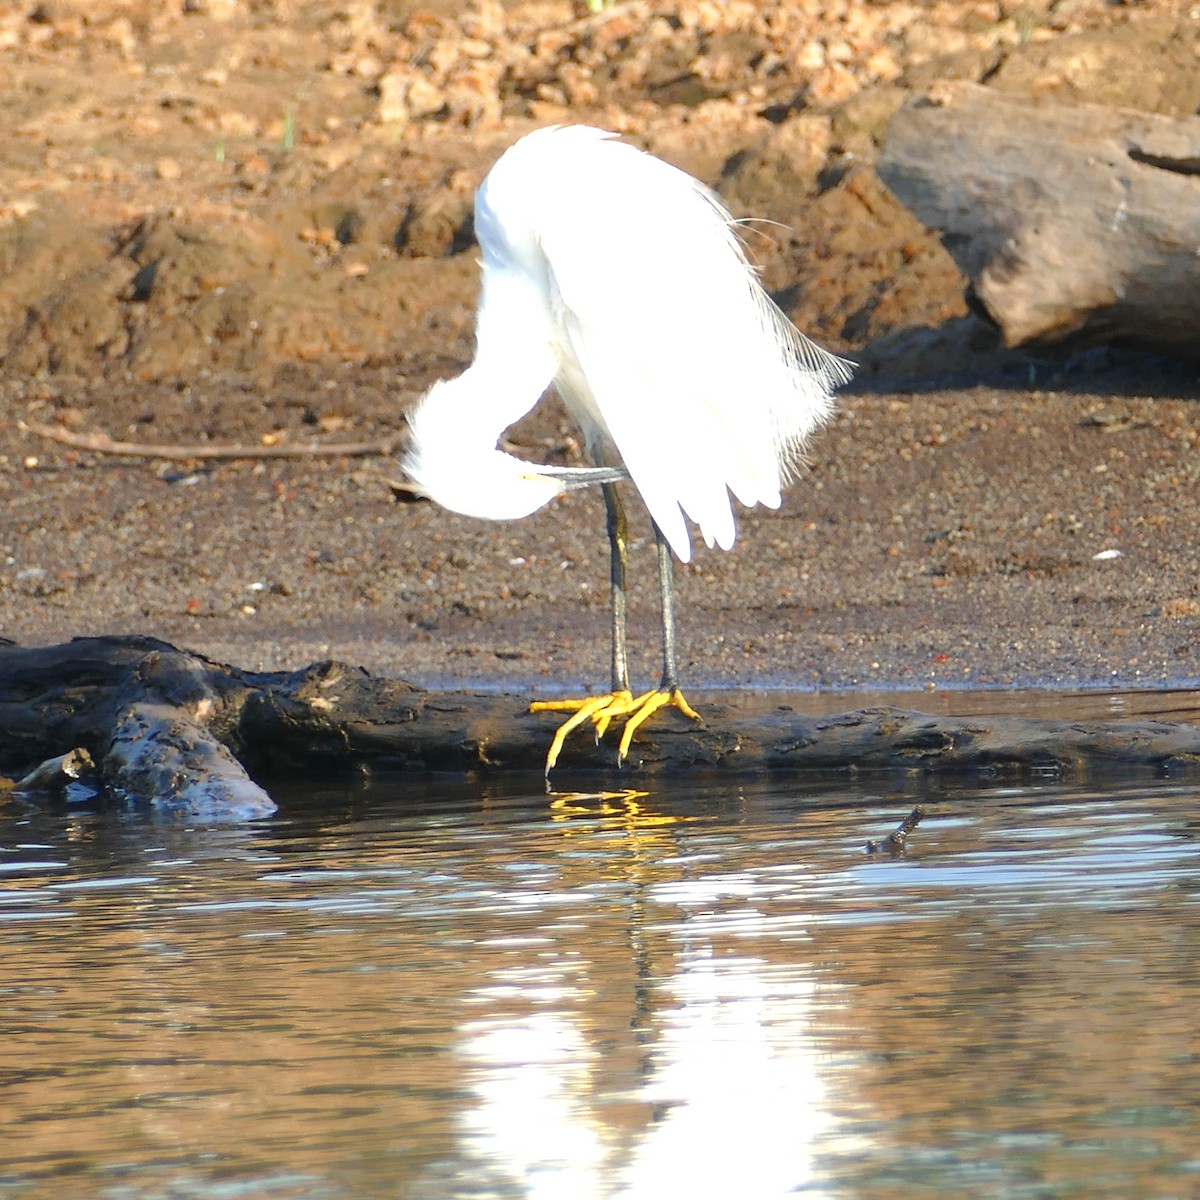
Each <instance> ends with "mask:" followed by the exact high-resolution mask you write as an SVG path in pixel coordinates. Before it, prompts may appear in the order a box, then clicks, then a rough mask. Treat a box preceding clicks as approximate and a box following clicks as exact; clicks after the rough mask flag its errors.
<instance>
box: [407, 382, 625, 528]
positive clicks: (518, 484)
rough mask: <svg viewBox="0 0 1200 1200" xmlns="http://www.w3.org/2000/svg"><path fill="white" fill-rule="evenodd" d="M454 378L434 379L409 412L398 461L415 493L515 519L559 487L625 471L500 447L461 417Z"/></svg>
mask: <svg viewBox="0 0 1200 1200" xmlns="http://www.w3.org/2000/svg"><path fill="white" fill-rule="evenodd" d="M460 381H461V377H460V379H452V380H448V381H444V382H441V383H435V384H434V385H433V387H431V388H430V389H429V391H428V392H426V393H425V395H424V396H423V397H422V399H421V400H420V401H419V402H418V404H417V406H416V407H415V408H414V409H413V410H412V412H411V413H409V417H408V423H409V429H410V437H409V442H408V449H407V451H406V453H405V455H404V459H403V461H402V464H401V465H402V467H403V469H404V472H405V474H406V475H407V476H408V478H409V481H410V482H411V484H412V486H413V490H414V491H416V492H417V493H418V494H419V495H422V496H427V497H428V498H429V499H430V500H433V501H435V502H436V503H437V504H439V505H441V506H442V508H448V509H449V510H450V511H451V512H456V513H461V514H462V515H463V516H465V517H480V518H483V519H485V520H491V521H515V520H519V519H520V518H521V517H527V516H529V515H530V514H531V513H534V512H537V510H538V509H539V508H542V507H543V506H544V505H546V504H549V503H550V501H551V500H553V499H554V497H555V496H557V495H559V494H560V493H562V492H566V491H571V490H573V489H575V488H580V487H589V486H592V485H594V484H597V483H611V482H613V481H615V480H618V479H627V478H628V477H629V476H628V472H626V471H625V470H624V469H622V468H615V467H614V468H609V467H552V466H546V465H543V464H541V463H529V462H525V461H524V460H523V459H520V458H517V457H516V456H514V455H512V454H505V453H504V451H502V450H499V449H497V447H496V440H497V435H496V432H495V431H494V430H492V429H490V428H486V427H485V428H480V427H479V426H478V425H475V426H474V427H472V423H471V421H470V420H464V413H463V412H462V410H461V408H460V407H459V406H458V405H456V404H455V403H454V402H453V400H454V397H453V395H452V393H453V392H454V391H455V389H456V386H457V385H458V384H459V383H460Z"/></svg>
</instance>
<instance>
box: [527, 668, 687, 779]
mask: <svg viewBox="0 0 1200 1200" xmlns="http://www.w3.org/2000/svg"><path fill="white" fill-rule="evenodd" d="M668 706H669V707H671V708H677V709H679V711H680V712H681V713H683V715H684V716H685V717H690V718H691V719H692V720H693V721H699V720H700V714H699V713H698V712H696V710H695V709H694V708H692V706H691V705H690V704H689V703H688V702H687V701H686V700H685V699H684V698H683V693H682V692H681V691H680V690H679V689H678V688H674V689H672V690H671V691H665V690H664V689H662V688H658V689H656V690H654V691H651V692H643V693H642V694H641V695H640V696H635V695H634V694H633V693H632V692H630V691H623V692H609V693H608V694H607V695H604V696H589V697H587V699H584V700H537V701H535V702H534V703H533V704H531V705H530V706H529V711H530V712H569V713H572V714H574V715H573V716H571V717H569V718H568V719H567V720H566V721H564V722H563V723H562V724H561V725H560V726H559V727H558V731H557V732H556V733H555V735H554V741H552V742H551V743H550V751H549V753H548V754H547V755H546V774H547V775H549V774H550V772H551V770H552V769H553V768H554V764H555V763H556V762H558V756H559V755H560V754H561V753H562V748H563V744H564V743H565V742H566V740H567V737H568V736H569V735H570V734H571V733H572V732H574V731H575V730H576V729H578V728H579V726H580V725H583V724H584V723H585V722H587V721H591V722H592V724H593V725H595V727H596V741H599V740H600V739H601V738H602V737H603V736H604V735H605V734H606V733H607V732H608V727H609V725H611V724H612V722H613V719H614V718H615V717H624V718H625V728H624V729H623V730H622V731H621V742H620V745H619V746H618V747H617V765H618V766H620V764H621V763H623V762H624V761H625V759H626V757H627V756H628V754H629V747H630V745H631V744H632V742H633V735H634V733H636V732H637V729H638V727H639V726H640V725H642V724H644V723H645V722H646V721H648V720H649V719H650V718H651V717H652V716H654V714H655V713H656V712H658V710H659V709H660V708H666V707H668Z"/></svg>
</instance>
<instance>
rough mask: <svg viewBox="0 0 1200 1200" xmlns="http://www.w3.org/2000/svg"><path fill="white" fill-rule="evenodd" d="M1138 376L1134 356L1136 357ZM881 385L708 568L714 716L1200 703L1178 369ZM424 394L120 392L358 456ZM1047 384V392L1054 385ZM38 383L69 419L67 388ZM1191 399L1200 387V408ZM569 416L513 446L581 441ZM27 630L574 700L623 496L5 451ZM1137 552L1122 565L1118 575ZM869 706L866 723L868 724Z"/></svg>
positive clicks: (113, 404)
mask: <svg viewBox="0 0 1200 1200" xmlns="http://www.w3.org/2000/svg"><path fill="white" fill-rule="evenodd" d="M1108 357H1109V358H1112V356H1108ZM1089 364H1090V365H1085V366H1078V365H1077V366H1076V367H1074V368H1071V369H1067V368H1062V369H1058V370H1057V371H1054V372H1049V373H1048V374H1047V378H1046V380H1045V382H1044V385H1043V386H1034V387H1029V386H1013V382H1012V380H1011V379H1010V380H1003V379H1002V380H1000V381H999V382H997V383H987V382H980V381H975V382H974V383H971V384H969V385H968V386H963V387H956V388H945V389H941V390H927V391H911V390H900V388H899V387H898V386H894V387H892V388H890V389H888V390H879V391H874V390H872V391H867V390H860V391H857V392H855V391H854V390H851V391H849V392H848V393H846V394H844V395H843V396H842V400H841V406H840V409H839V412H838V415H837V417H836V418H835V419H834V421H833V422H832V423H831V425H830V426H829V427H828V428H827V429H825V430H824V431H823V432H822V433H821V435H820V436H819V437H818V438H817V439H816V440H815V442H814V444H813V447H812V453H811V456H810V462H809V465H808V469H807V470H806V472H805V474H804V476H803V477H802V478H801V479H800V480H798V481H797V482H796V483H795V484H794V485H793V486H792V488H791V489H790V491H789V492H788V493H787V496H786V498H785V503H784V506H783V508H782V509H781V510H779V511H778V512H770V511H764V510H757V511H754V512H747V513H742V514H741V515H740V525H739V528H740V532H739V537H738V541H737V544H736V546H735V548H734V550H733V551H732V552H731V553H728V554H725V553H721V552H720V551H710V550H706V549H705V548H704V547H703V546H702V545H701V547H700V548H699V550H698V553H697V554H696V556H695V560H694V562H693V563H692V564H691V565H690V566H688V567H683V568H680V570H679V571H678V585H679V595H680V614H679V618H680V635H681V668H682V674H683V677H684V680H685V681H686V682H687V684H689V685H690V686H691V687H692V688H693V689H696V690H699V689H707V688H726V687H737V688H786V689H802V690H810V689H816V690H830V689H844V688H858V689H876V690H878V689H882V690H890V689H895V688H902V689H928V688H938V689H945V688H964V687H972V688H974V687H997V686H999V687H1017V686H1021V687H1028V686H1051V687H1056V688H1077V687H1078V688H1113V687H1163V686H1167V685H1181V686H1187V685H1190V684H1194V683H1195V682H1196V681H1197V679H1198V678H1200V671H1198V670H1197V658H1198V656H1197V629H1198V627H1200V587H1198V583H1197V579H1198V573H1197V558H1198V551H1197V529H1198V528H1200V521H1198V517H1200V500H1198V499H1197V487H1196V480H1197V475H1198V474H1200V453H1198V451H1197V440H1198V439H1200V409H1198V408H1197V407H1196V404H1195V384H1194V381H1193V380H1192V379H1191V378H1190V373H1189V372H1188V371H1187V370H1186V369H1182V368H1178V367H1171V366H1169V365H1165V364H1162V363H1161V362H1157V361H1155V360H1142V359H1137V358H1128V357H1117V358H1115V359H1114V360H1113V361H1111V362H1102V363H1101V364H1100V365H1099V366H1097V365H1096V362H1095V360H1089ZM423 382H424V380H416V379H403V378H399V377H396V376H394V375H389V374H387V373H386V372H375V373H368V372H358V373H356V374H355V375H354V376H353V377H351V376H349V375H342V376H331V377H327V378H324V379H322V378H318V377H296V378H294V379H292V380H291V381H289V382H288V383H286V384H284V385H280V386H276V387H274V388H269V389H263V390H261V391H256V390H254V389H251V388H248V387H245V386H242V385H239V386H238V387H229V388H228V389H226V390H223V385H222V384H221V382H220V381H219V380H218V381H209V383H208V384H207V385H206V386H203V387H202V386H200V385H197V386H196V387H195V388H193V389H191V390H190V392H187V394H185V390H184V389H177V388H176V389H172V388H166V387H163V388H159V389H157V390H155V389H153V388H150V389H147V388H141V389H139V390H138V392H137V393H136V394H133V393H130V394H126V395H124V396H122V395H120V394H119V393H118V392H117V391H116V390H114V389H109V390H108V391H105V392H101V391H99V390H95V389H94V390H93V392H92V393H91V394H89V396H88V398H87V404H88V411H89V413H90V414H93V415H95V414H101V415H100V417H99V418H98V419H99V420H103V415H104V414H105V413H107V415H108V417H109V420H110V423H109V424H108V425H107V428H108V429H109V430H110V432H112V433H114V435H116V436H123V431H122V430H121V428H119V427H116V426H114V425H113V424H112V423H111V422H112V421H115V420H116V414H117V413H120V412H125V413H126V415H127V417H129V416H136V415H137V413H138V412H139V411H141V409H147V410H151V411H152V412H153V416H154V420H153V423H152V433H153V437H154V438H155V439H157V440H158V441H160V442H171V441H180V442H188V441H195V440H196V438H197V421H196V413H197V412H200V413H203V414H205V421H204V427H203V433H204V436H205V437H207V438H208V439H209V440H211V441H214V442H224V441H236V440H239V438H241V437H244V435H245V431H246V428H247V426H255V425H257V426H258V427H262V426H263V425H264V423H268V422H270V423H273V424H274V425H276V426H278V425H280V424H286V423H287V422H288V421H289V420H290V422H291V425H292V426H293V432H294V434H295V439H296V440H300V439H301V438H302V437H304V436H306V435H307V434H309V433H311V432H312V431H313V430H318V432H319V428H320V425H319V423H320V421H321V420H322V419H323V416H324V415H325V414H327V413H329V412H337V413H346V412H352V413H353V422H352V424H353V429H352V432H351V433H348V434H340V433H338V434H330V435H328V436H325V437H324V440H335V439H336V438H337V437H339V436H345V437H350V436H353V437H355V438H358V437H362V436H380V435H383V434H386V433H388V432H391V431H392V430H394V429H396V428H398V427H399V425H400V412H401V408H402V404H403V402H404V400H405V399H406V398H408V397H410V396H411V395H412V394H414V393H415V391H417V390H418V389H419V387H420V385H421V384H422V383H423ZM1040 382H1042V381H1039V380H1036V379H1035V381H1034V383H1035V385H1036V384H1038V383H1040ZM38 387H39V388H40V389H41V390H40V391H37V390H36V389H32V388H29V387H25V386H24V385H21V389H20V391H19V392H18V390H17V389H16V388H15V387H12V388H10V394H9V396H8V400H9V411H10V412H14V411H16V412H25V413H29V414H30V415H37V414H39V413H43V412H47V413H48V412H52V411H61V409H62V406H63V405H64V404H65V403H66V398H65V391H66V389H67V388H68V385H66V384H65V383H61V382H60V383H56V384H53V385H49V384H42V385H38ZM1189 389H1190V390H1189ZM567 434H569V426H568V425H567V423H566V421H565V418H564V417H563V416H562V414H561V412H560V411H559V410H558V409H557V408H556V407H555V406H554V405H553V404H551V405H549V406H547V408H546V411H544V412H541V413H540V414H538V415H537V416H536V417H535V418H534V419H531V420H529V421H527V422H526V423H525V424H524V425H522V426H521V427H520V428H519V429H518V430H517V431H516V434H515V435H514V436H515V437H516V440H518V441H519V442H520V443H521V444H522V445H525V446H528V447H530V449H531V452H533V453H539V452H543V453H549V454H550V455H551V456H552V457H553V456H555V452H556V451H557V450H561V449H562V448H563V447H564V446H568V448H569V445H568V443H567V442H566V440H565V439H566V435H567ZM2 440H3V445H2V446H0V452H2V453H3V455H4V459H3V472H2V473H0V486H2V487H3V489H4V492H5V505H4V516H3V527H2V528H3V556H4V557H3V561H2V562H0V583H2V587H0V632H2V633H3V634H4V635H5V636H7V637H9V638H12V639H14V640H16V641H18V642H22V643H25V644H42V643H48V642H53V641H59V640H63V639H66V638H70V637H72V636H75V635H87V634H100V633H139V634H148V635H152V636H156V637H161V638H164V639H166V640H169V641H172V642H175V643H176V644H179V645H181V646H185V647H188V648H191V649H194V650H197V651H200V652H202V653H204V654H207V655H210V656H212V657H214V658H217V659H221V660H224V661H229V662H233V663H236V664H238V665H240V666H243V667H248V668H255V669H275V668H290V667H297V666H301V665H303V664H305V663H307V662H310V661H314V660H319V659H324V658H330V657H332V658H338V659H342V660H345V661H348V662H351V663H358V664H361V665H363V666H364V667H366V668H367V669H369V670H371V671H373V672H377V673H382V674H386V675H389V676H397V677H402V678H405V679H408V680H411V681H413V682H416V683H421V684H425V685H430V686H467V687H487V688H504V689H513V690H518V691H522V692H525V691H528V692H530V693H534V692H536V693H539V694H544V693H553V692H560V691H567V690H571V689H577V688H580V687H587V688H589V689H591V688H595V687H598V686H600V685H602V684H603V683H605V682H606V680H607V672H608V655H609V648H608V620H609V618H608V594H607V546H606V542H605V538H604V533H603V509H602V505H601V502H600V498H599V496H598V495H591V494H584V495H575V496H569V497H564V498H562V499H561V500H559V501H558V502H556V503H555V504H553V505H552V506H551V507H550V508H549V509H547V510H544V511H543V512H541V513H539V514H537V515H535V516H534V517H532V518H530V519H528V520H526V521H522V522H518V523H511V524H496V523H490V522H484V521H476V520H469V519H466V518H460V517H456V516H453V515H450V514H447V513H444V512H442V511H440V510H438V509H437V508H436V507H435V506H433V505H432V504H428V503H397V502H396V501H395V500H394V499H393V497H392V494H391V492H390V490H389V489H388V487H387V486H386V480H387V479H388V478H390V477H394V476H395V470H394V463H392V462H391V461H389V460H387V459H370V458H363V459H348V458H334V459H332V460H309V459H298V460H284V461H270V462H259V463H254V462H250V461H246V460H238V461H233V462H216V463H207V464H205V463H195V464H189V463H184V464H179V463H163V462H151V461H146V460H136V459H124V458H114V457H109V456H103V455H97V454H89V453H84V452H79V451H74V450H69V449H67V448H66V447H61V446H56V445H54V444H52V443H48V442H45V441H42V440H39V439H35V438H32V437H31V436H30V435H28V434H23V433H21V432H19V431H18V430H17V429H16V427H15V423H10V424H9V425H8V426H6V427H5V429H4V431H3V434H2ZM632 519H633V526H634V528H633V531H632V538H633V549H632V560H631V572H632V580H631V643H632V663H631V666H632V669H633V672H634V675H635V678H636V679H637V680H644V681H646V682H647V683H651V682H654V681H655V680H656V678H657V674H658V670H659V658H658V655H659V649H658V636H657V619H658V618H657V592H656V583H655V577H654V561H653V545H652V540H651V538H650V534H649V529H648V527H647V525H646V522H645V517H644V514H641V513H637V514H636V515H634V516H633V518H632ZM1114 552H1116V553H1114ZM848 702H849V701H848Z"/></svg>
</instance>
